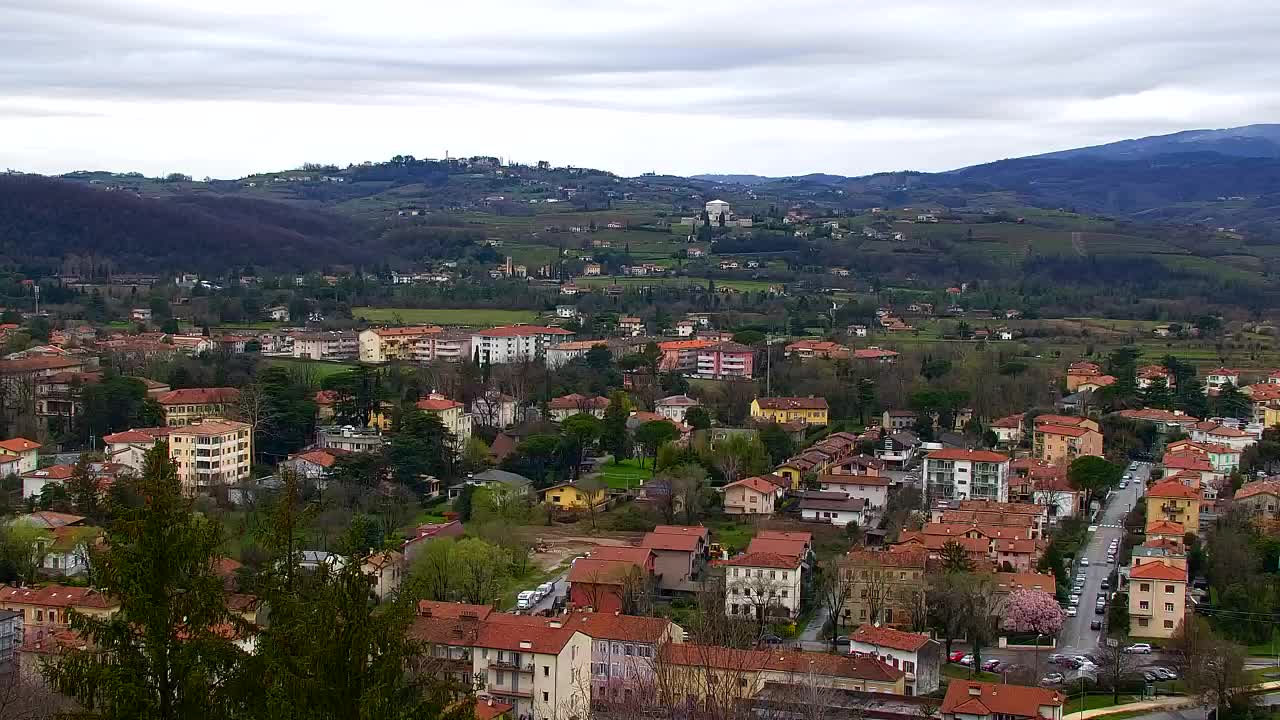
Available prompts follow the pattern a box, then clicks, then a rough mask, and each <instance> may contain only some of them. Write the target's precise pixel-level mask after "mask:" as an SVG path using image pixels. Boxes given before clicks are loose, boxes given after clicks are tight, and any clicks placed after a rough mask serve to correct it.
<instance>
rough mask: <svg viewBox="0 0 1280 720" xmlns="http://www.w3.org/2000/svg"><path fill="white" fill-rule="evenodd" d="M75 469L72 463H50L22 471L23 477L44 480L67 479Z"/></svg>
mask: <svg viewBox="0 0 1280 720" xmlns="http://www.w3.org/2000/svg"><path fill="white" fill-rule="evenodd" d="M74 471H75V466H74V465H50V466H49V467H42V468H40V469H38V470H32V471H31V472H25V473H22V477H24V478H41V479H44V480H67V479H70V477H71V473H73V472H74Z"/></svg>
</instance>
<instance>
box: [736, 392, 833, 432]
mask: <svg viewBox="0 0 1280 720" xmlns="http://www.w3.org/2000/svg"><path fill="white" fill-rule="evenodd" d="M828 410H829V408H828V406H827V399H826V398H820V397H771V398H770V397H761V398H756V399H755V400H752V401H751V417H752V418H753V419H755V420H758V421H763V422H775V423H778V424H779V425H783V424H786V423H791V422H802V423H805V424H808V425H826V424H827V413H828Z"/></svg>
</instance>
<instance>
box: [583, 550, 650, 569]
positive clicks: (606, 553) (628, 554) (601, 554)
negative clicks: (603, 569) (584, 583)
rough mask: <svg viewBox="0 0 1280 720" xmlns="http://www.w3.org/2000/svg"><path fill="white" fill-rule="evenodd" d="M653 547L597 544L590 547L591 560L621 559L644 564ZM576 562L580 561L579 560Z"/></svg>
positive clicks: (647, 560)
mask: <svg viewBox="0 0 1280 720" xmlns="http://www.w3.org/2000/svg"><path fill="white" fill-rule="evenodd" d="M652 555H653V549H652V548H647V547H618V546H616V545H597V546H595V547H593V548H591V558H590V559H592V560H621V561H624V562H633V563H635V564H637V565H641V566H643V565H646V564H647V563H648V562H649V558H650V556H652ZM578 562H582V561H581V560H579V561H578Z"/></svg>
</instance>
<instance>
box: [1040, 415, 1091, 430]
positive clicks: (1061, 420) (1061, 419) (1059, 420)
mask: <svg viewBox="0 0 1280 720" xmlns="http://www.w3.org/2000/svg"><path fill="white" fill-rule="evenodd" d="M1088 419H1089V418H1086V417H1079V416H1076V415H1037V416H1036V418H1035V422H1036V424H1037V425H1061V426H1063V427H1076V426H1077V425H1082V424H1084V422H1085V421H1086V420H1088Z"/></svg>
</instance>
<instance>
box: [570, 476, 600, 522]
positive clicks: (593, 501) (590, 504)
mask: <svg viewBox="0 0 1280 720" xmlns="http://www.w3.org/2000/svg"><path fill="white" fill-rule="evenodd" d="M576 485H577V487H578V490H579V491H580V494H581V495H582V496H583V499H584V502H585V504H586V506H587V507H586V509H587V516H588V517H590V518H591V529H592V530H595V529H596V517H597V516H598V515H599V514H600V511H601V510H604V507H605V505H606V504H607V503H608V495H607V493H606V492H605V491H606V489H607V487H608V486H607V485H605V483H604V478H602V477H601V476H600V475H598V474H593V475H584V476H583V477H581V478H579V479H578V482H577V483H576Z"/></svg>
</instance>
